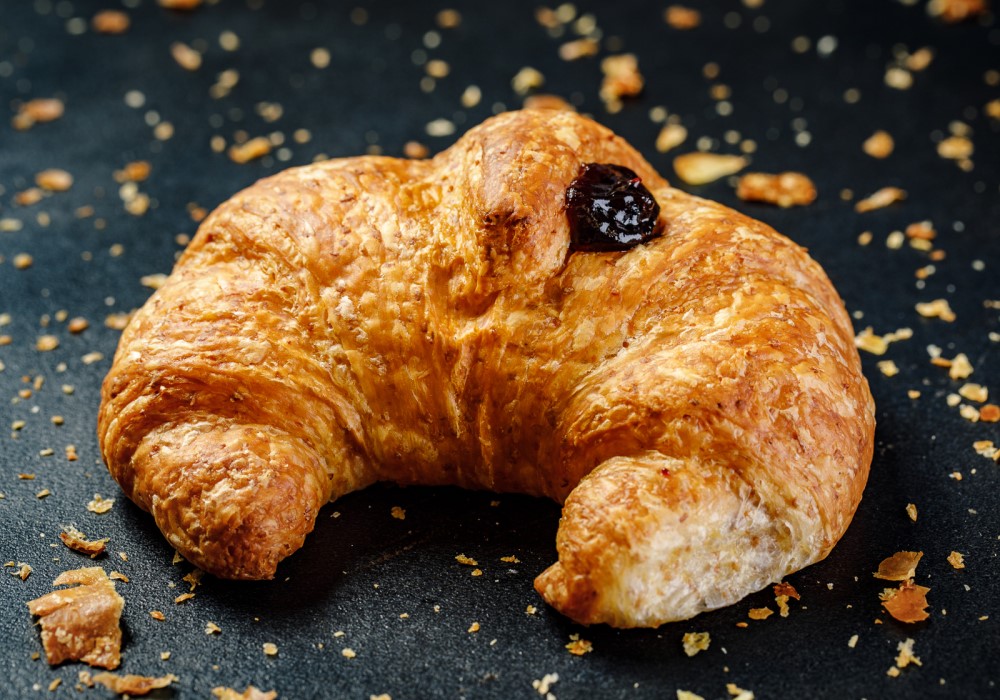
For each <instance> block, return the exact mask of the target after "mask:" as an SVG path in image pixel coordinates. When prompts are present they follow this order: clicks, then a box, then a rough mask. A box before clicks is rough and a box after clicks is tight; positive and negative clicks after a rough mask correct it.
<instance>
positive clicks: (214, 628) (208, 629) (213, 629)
mask: <svg viewBox="0 0 1000 700" xmlns="http://www.w3.org/2000/svg"><path fill="white" fill-rule="evenodd" d="M221 633H222V628H221V627H219V626H218V625H217V624H215V623H214V622H211V621H209V622H206V623H205V634H221Z"/></svg>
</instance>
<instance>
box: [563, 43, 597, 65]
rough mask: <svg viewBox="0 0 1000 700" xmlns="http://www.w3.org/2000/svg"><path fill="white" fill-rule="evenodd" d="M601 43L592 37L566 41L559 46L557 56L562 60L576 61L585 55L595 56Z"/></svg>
mask: <svg viewBox="0 0 1000 700" xmlns="http://www.w3.org/2000/svg"><path fill="white" fill-rule="evenodd" d="M600 49H601V45H600V44H599V43H598V42H597V41H595V40H594V39H589V38H586V37H584V38H582V39H574V40H573V41H567V42H566V43H564V44H562V45H561V46H560V47H559V58H561V59H562V60H564V61H576V60H578V59H581V58H585V57H587V56H596V55H597V52H598V51H600Z"/></svg>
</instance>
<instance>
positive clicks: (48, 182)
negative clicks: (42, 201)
mask: <svg viewBox="0 0 1000 700" xmlns="http://www.w3.org/2000/svg"><path fill="white" fill-rule="evenodd" d="M35 184H36V185H38V186H39V187H41V188H42V189H43V190H47V191H49V192H65V191H67V190H68V189H69V188H71V187H72V186H73V176H72V175H70V174H69V173H68V172H66V171H65V170H63V169H61V168H49V169H48V170H42V171H40V172H38V173H36V174H35Z"/></svg>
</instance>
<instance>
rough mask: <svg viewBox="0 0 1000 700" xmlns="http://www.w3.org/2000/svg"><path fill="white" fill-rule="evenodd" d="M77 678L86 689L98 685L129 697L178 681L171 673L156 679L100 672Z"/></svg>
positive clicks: (86, 672) (84, 674)
mask: <svg viewBox="0 0 1000 700" xmlns="http://www.w3.org/2000/svg"><path fill="white" fill-rule="evenodd" d="M79 678H80V682H81V683H82V684H83V685H85V686H87V687H88V688H92V687H94V685H95V684H98V685H103V686H104V687H105V688H107V689H108V690H110V691H112V692H114V693H118V694H119V695H129V696H133V695H148V694H149V693H151V692H153V691H154V690H157V689H158V688H166V687H167V686H169V685H170V684H171V683H173V682H174V681H176V680H178V678H177V676H175V675H174V674H172V673H168V674H167V675H165V676H158V677H153V676H137V675H134V674H131V673H128V674H125V675H123V676H120V675H118V674H117V673H108V672H107V671H102V672H101V673H96V674H94V675H91V674H90V673H89V672H88V671H81V672H80V675H79Z"/></svg>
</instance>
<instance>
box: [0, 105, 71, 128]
mask: <svg viewBox="0 0 1000 700" xmlns="http://www.w3.org/2000/svg"><path fill="white" fill-rule="evenodd" d="M65 110H66V106H65V105H64V104H63V101H62V100H59V99H56V98H54V97H39V98H35V99H33V100H28V101H27V102H25V103H23V104H21V106H20V107H18V110H17V114H16V115H14V118H13V119H12V120H11V124H12V125H13V127H14V128H15V129H17V130H18V131H24V130H26V129H30V128H31V127H33V126H34V125H35V124H44V123H46V122H51V121H55V120H56V119H59V118H60V117H62V116H63V114H64V113H65Z"/></svg>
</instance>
